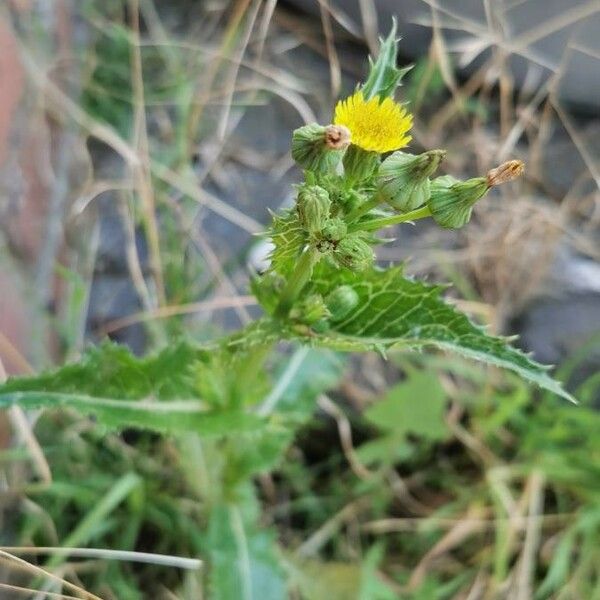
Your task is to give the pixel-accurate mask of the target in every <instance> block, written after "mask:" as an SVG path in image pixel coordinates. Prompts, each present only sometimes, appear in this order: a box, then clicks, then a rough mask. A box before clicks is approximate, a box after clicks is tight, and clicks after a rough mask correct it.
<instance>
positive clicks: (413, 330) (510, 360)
mask: <svg viewBox="0 0 600 600" xmlns="http://www.w3.org/2000/svg"><path fill="white" fill-rule="evenodd" d="M340 285H348V286H350V287H352V288H353V289H354V290H355V291H356V293H357V294H358V298H359V302H358V304H357V306H356V308H355V309H354V310H353V311H352V313H351V314H350V315H349V316H348V317H346V318H345V319H344V320H343V321H340V322H338V323H333V324H332V325H331V328H330V329H329V330H328V331H326V332H325V333H316V332H313V331H311V332H307V333H303V332H302V331H299V330H294V331H292V332H291V335H293V336H295V337H300V338H301V339H303V340H304V341H306V342H308V343H310V344H312V345H315V346H325V347H329V348H334V349H338V350H345V351H360V350H378V351H382V350H385V349H386V348H392V347H395V346H396V347H397V346H410V347H415V348H419V347H426V346H433V347H437V348H441V349H444V350H453V351H454V352H458V353H460V354H462V355H464V356H467V357H469V358H473V359H476V360H481V361H483V362H486V363H488V364H491V365H494V366H498V367H503V368H505V369H510V370H512V371H515V372H516V373H518V374H519V375H521V377H523V378H525V379H527V380H528V381H531V382H533V383H535V384H536V385H538V386H540V387H542V388H545V389H547V390H549V391H551V392H554V393H555V394H558V395H560V396H563V397H564V398H567V399H568V400H571V401H573V400H574V399H573V398H572V396H571V395H570V394H569V393H568V392H566V391H565V390H564V389H563V388H562V387H561V385H560V384H559V383H558V382H557V381H555V380H554V379H552V377H550V376H549V375H548V367H545V366H543V365H540V364H539V363H537V362H535V361H533V360H531V359H530V358H529V357H528V356H527V355H525V354H524V353H522V352H521V351H519V350H517V349H516V348H513V347H511V346H510V345H508V343H507V340H506V339H504V338H500V337H493V336H490V335H488V334H487V333H486V332H485V330H484V329H483V328H482V327H480V326H478V325H475V324H474V323H472V322H471V321H470V320H469V318H468V317H467V316H466V315H464V314H462V313H460V312H459V311H457V310H456V309H455V308H454V307H452V306H451V305H449V304H447V303H446V302H444V300H443V299H442V298H441V296H440V292H441V290H442V289H443V288H442V287H441V286H431V285H427V284H424V283H422V282H419V281H414V280H412V279H407V278H406V277H404V276H403V274H402V269H401V268H399V267H396V268H392V269H388V270H386V271H383V270H379V269H375V268H374V269H371V270H367V271H363V272H361V273H359V274H355V273H352V272H350V271H347V270H342V269H340V270H338V269H336V268H335V267H334V266H332V265H331V264H329V263H327V262H326V261H322V262H321V263H320V264H319V265H318V266H317V267H316V269H315V272H314V276H313V281H312V282H311V284H310V285H309V286H307V289H306V291H305V293H307V294H310V293H319V294H321V295H323V296H326V295H327V294H328V293H330V292H332V291H333V290H334V289H335V288H336V287H338V286H340Z"/></svg>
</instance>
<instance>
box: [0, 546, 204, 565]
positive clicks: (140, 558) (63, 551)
mask: <svg viewBox="0 0 600 600" xmlns="http://www.w3.org/2000/svg"><path fill="white" fill-rule="evenodd" d="M0 550H1V551H3V552H10V553H11V554H20V555H22V554H25V555H30V556H31V555H33V556H39V555H42V554H51V555H61V556H72V557H75V558H95V559H99V560H119V561H125V562H135V563H146V564H151V565H161V566H163V567H174V568H177V569H187V570H196V569H199V568H200V567H202V561H201V560H199V559H197V558H185V557H181V556H172V555H169V554H155V553H152V552H129V551H126V550H109V549H106V548H64V547H60V546H58V547H50V546H39V547H37V546H36V547H28V546H1V547H0Z"/></svg>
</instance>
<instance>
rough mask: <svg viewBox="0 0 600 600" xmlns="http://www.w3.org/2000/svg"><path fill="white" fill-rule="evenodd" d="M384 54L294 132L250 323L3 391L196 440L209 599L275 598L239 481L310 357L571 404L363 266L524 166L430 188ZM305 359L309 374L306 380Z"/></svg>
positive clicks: (502, 349) (399, 278)
mask: <svg viewBox="0 0 600 600" xmlns="http://www.w3.org/2000/svg"><path fill="white" fill-rule="evenodd" d="M396 53H397V41H396V39H395V30H392V33H391V34H390V36H389V37H388V38H387V39H386V40H385V41H384V42H383V43H382V46H381V51H380V54H379V57H378V59H377V60H376V61H374V62H372V63H371V68H370V73H369V76H368V78H367V80H366V82H365V83H364V84H363V85H362V86H359V87H358V89H357V91H356V92H355V93H354V94H353V95H352V96H350V97H349V98H348V99H346V100H344V101H342V102H340V103H339V104H338V105H337V107H336V109H335V116H334V122H333V124H331V125H327V126H321V125H318V124H310V125H307V126H305V127H301V128H300V129H298V130H296V131H295V132H294V134H293V138H292V155H293V157H294V159H295V160H296V162H297V163H298V164H299V165H300V166H301V167H302V168H303V169H304V181H303V182H302V183H301V184H300V185H298V186H297V195H296V204H295V206H294V207H293V208H291V209H290V210H288V211H286V212H284V213H283V214H281V215H276V216H274V218H273V222H272V225H271V227H270V229H269V232H268V234H269V237H270V239H271V241H272V243H273V250H272V254H271V266H270V268H269V270H268V271H267V272H266V273H264V274H262V275H260V276H257V277H255V278H254V280H253V281H252V290H253V292H254V294H255V295H256V297H257V299H258V301H259V302H260V304H261V306H262V307H263V309H264V313H265V315H264V316H263V317H262V318H260V319H258V320H256V321H255V322H253V323H251V324H250V325H248V326H247V327H245V328H244V329H242V330H241V331H239V332H237V333H235V334H233V335H231V336H229V337H226V338H224V339H221V340H217V341H215V342H213V343H210V344H203V345H197V344H194V343H192V342H191V341H180V342H178V343H174V344H172V345H171V346H169V347H167V348H165V349H164V350H162V351H161V352H159V353H157V354H154V355H151V356H148V357H145V358H136V357H134V356H132V355H131V354H130V353H129V351H127V350H126V349H125V348H122V347H119V346H117V345H114V344H111V343H105V344H103V345H100V346H99V347H97V348H94V349H92V350H90V351H88V352H87V353H86V354H85V355H84V356H83V357H82V358H81V360H80V361H79V362H78V363H76V364H70V365H67V366H64V367H62V368H60V369H58V370H55V371H53V372H50V373H45V374H41V375H38V376H35V377H29V378H15V379H12V380H9V381H8V382H7V383H6V384H4V385H2V386H0V407H2V406H4V407H6V406H10V405H13V404H18V405H20V406H22V407H23V408H38V407H56V406H65V407H71V408H74V409H77V410H79V411H81V412H83V413H85V414H90V415H93V416H94V417H95V418H96V419H97V420H98V422H99V423H101V424H103V425H104V426H106V427H107V428H111V429H117V430H122V429H124V428H130V427H133V428H140V429H148V430H153V431H158V432H174V433H175V432H177V433H181V432H190V431H191V432H195V433H196V434H197V435H198V436H199V437H200V439H202V440H203V444H204V446H203V448H202V451H201V452H200V450H198V449H197V452H199V453H200V454H201V457H200V458H198V462H199V463H202V464H203V465H204V467H203V470H202V472H201V473H199V474H198V478H199V480H201V481H200V483H199V484H198V487H199V489H201V490H200V500H201V502H202V503H203V506H204V508H205V515H207V516H206V520H207V522H206V531H207V535H206V538H205V539H204V540H203V542H202V545H201V549H202V550H203V551H204V553H205V555H206V556H207V557H208V559H209V562H210V566H211V573H212V577H211V597H214V598H238V597H239V598H253V597H254V598H259V597H260V598H279V597H283V594H284V592H283V590H284V587H285V585H284V582H283V579H282V578H281V576H280V571H281V567H280V563H279V561H278V560H277V558H276V556H275V552H274V550H273V539H272V537H273V536H272V535H271V533H268V532H265V531H261V530H260V529H259V528H258V526H257V514H258V510H257V500H256V497H255V491H254V489H253V486H252V480H251V477H252V476H253V475H255V474H257V473H260V472H263V471H266V470H269V469H270V468H272V467H273V465H275V464H276V463H277V461H278V459H279V458H280V457H281V455H282V454H283V452H284V450H285V448H286V447H287V445H288V444H289V443H290V441H291V439H292V437H293V433H294V432H295V431H296V430H297V428H298V427H299V426H300V425H301V424H302V423H304V422H305V421H306V420H307V419H308V418H309V417H310V415H311V412H312V410H313V406H314V404H313V403H314V398H315V397H316V396H317V395H318V394H319V393H321V392H322V391H324V390H326V389H327V388H328V387H330V386H331V385H333V384H334V383H335V381H336V380H337V374H338V373H339V368H338V367H339V363H338V362H336V361H337V358H336V357H335V355H333V354H331V353H329V352H325V351H324V350H323V349H329V350H336V351H361V352H364V351H372V350H375V351H378V352H380V353H382V354H385V352H386V351H387V350H390V349H397V348H414V349H421V348H428V347H434V348H439V349H442V350H452V351H455V352H457V353H459V354H462V355H463V356H466V357H468V358H472V359H476V360H480V361H483V362H486V363H488V364H490V365H493V366H498V367H503V368H506V369H510V370H512V371H514V372H516V373H517V374H519V375H520V376H521V377H523V378H524V379H526V380H528V381H530V382H533V383H534V384H536V385H538V386H539V387H541V388H544V389H547V390H549V391H551V392H553V393H555V394H558V395H560V396H563V397H565V398H568V399H571V396H570V395H569V394H568V393H567V392H566V391H564V390H563V389H562V387H561V386H560V384H559V383H557V382H556V381H555V380H554V379H553V378H552V377H551V376H550V375H549V374H548V369H547V368H546V367H544V366H542V365H540V364H538V363H536V362H534V361H533V360H531V359H530V358H529V357H528V356H526V355H525V354H523V353H522V352H520V351H519V350H517V349H515V348H513V347H511V346H510V345H509V343H508V340H507V339H505V338H500V337H492V336H490V335H488V334H487V333H486V332H485V331H484V329H483V328H482V327H480V326H478V325H476V324H474V323H472V322H471V321H470V320H469V318H468V317H467V316H466V315H464V314H462V313H460V312H459V311H457V310H456V309H455V308H454V307H453V306H451V305H450V304H448V303H446V302H445V301H444V299H443V298H442V296H441V292H442V290H443V288H442V287H441V286H432V285H428V284H425V283H423V282H420V281H416V280H413V279H411V278H408V277H406V276H405V275H404V274H403V270H402V267H401V266H391V267H388V268H380V267H378V266H377V265H376V264H375V253H374V247H376V246H377V245H378V244H381V243H384V242H385V240H384V239H382V238H380V237H378V236H377V232H378V231H380V230H382V229H385V228H387V227H389V226H391V225H396V224H399V223H407V222H412V221H415V220H417V219H423V218H427V217H429V218H432V219H433V220H434V221H435V222H436V223H438V224H439V225H440V226H442V227H445V228H459V227H462V226H464V225H466V224H467V223H468V221H469V219H470V217H471V213H472V210H473V206H474V205H475V203H476V202H477V201H479V200H480V199H481V198H482V197H483V196H485V194H486V193H487V192H488V190H489V189H490V188H492V187H494V186H496V185H500V184H502V183H504V182H506V181H510V180H511V179H513V178H515V177H517V176H519V175H520V174H521V172H522V170H523V165H522V163H521V162H520V161H509V162H507V163H504V164H503V165H500V166H499V167H498V168H496V169H493V170H492V171H490V172H489V173H488V174H487V175H486V176H484V177H477V178H473V179H469V180H467V181H458V180H456V179H454V178H453V177H451V176H442V177H434V175H435V172H436V170H437V168H438V166H439V164H440V162H441V161H442V160H443V158H444V154H445V153H444V152H443V151H442V150H431V151H428V152H424V153H423V154H420V155H412V154H408V153H405V152H402V151H401V150H400V149H401V148H404V147H405V146H406V145H407V144H408V143H409V141H410V139H411V138H410V135H409V131H410V128H411V125H412V116H411V115H410V114H409V113H408V112H407V110H406V108H405V107H403V106H402V105H401V104H399V103H397V102H396V101H395V100H394V98H393V96H394V93H395V91H396V88H397V87H398V86H399V85H400V83H401V80H402V77H403V75H404V74H405V72H406V69H405V70H400V69H397V67H396ZM390 152H391V154H389V153H390ZM281 341H289V342H296V343H299V344H300V346H301V348H300V350H298V351H297V352H296V354H294V355H293V358H292V359H291V361H290V365H289V367H286V369H288V370H284V372H283V374H282V375H281V376H280V378H279V379H278V384H277V385H275V386H272V385H271V381H270V378H269V369H267V368H266V364H267V361H269V360H270V359H272V355H273V350H274V348H275V346H276V345H277V344H278V343H279V342H281ZM308 348H315V349H318V353H316V352H314V351H310V353H309V351H308ZM319 353H320V354H319ZM315 357H318V358H315ZM309 360H312V361H317V363H316V364H313V365H312V366H311V369H310V371H306V373H308V372H310V377H308V376H306V375H305V376H304V377H303V376H302V373H303V371H302V369H301V367H302V365H303V364H305V363H306V361H309ZM319 365H320V367H321V369H322V371H323V378H322V380H320V379H319V377H318V376H316V375H315V373H317V374H318V373H319V368H318V366H319ZM281 382H284V383H285V385H283V384H282V383H281ZM435 410H437V408H436V409H435ZM435 410H434V408H433V407H430V410H429V411H424V412H423V415H424V417H426V416H427V415H428V414H429V413H430V412H431V413H432V414H433V415H434V416H435ZM378 415H379V416H378ZM381 416H382V417H383V418H384V419H385V406H382V408H381V409H379V410H375V409H374V410H373V411H372V414H371V417H372V418H373V420H374V422H377V419H378V418H379V417H381ZM398 418H401V414H400V413H399V414H398ZM390 435H391V434H390ZM389 439H390V440H392V441H393V439H394V438H393V437H390V438H389ZM231 565H236V567H235V568H233V569H232V567H231Z"/></svg>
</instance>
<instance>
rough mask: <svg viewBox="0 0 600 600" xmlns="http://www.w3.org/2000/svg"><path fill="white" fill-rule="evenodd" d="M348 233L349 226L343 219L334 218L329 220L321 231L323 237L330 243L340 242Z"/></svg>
mask: <svg viewBox="0 0 600 600" xmlns="http://www.w3.org/2000/svg"><path fill="white" fill-rule="evenodd" d="M347 232H348V226H347V225H346V222H345V221H344V220H343V219H340V218H339V217H334V218H333V219H329V220H328V221H327V222H326V223H325V225H324V226H323V229H322V230H321V237H322V238H323V239H325V240H327V241H328V242H339V241H340V240H341V239H342V238H343V237H345V236H346V233H347Z"/></svg>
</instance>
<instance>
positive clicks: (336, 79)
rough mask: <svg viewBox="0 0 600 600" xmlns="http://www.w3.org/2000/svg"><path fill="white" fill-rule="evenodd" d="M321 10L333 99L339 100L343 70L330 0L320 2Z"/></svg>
mask: <svg viewBox="0 0 600 600" xmlns="http://www.w3.org/2000/svg"><path fill="white" fill-rule="evenodd" d="M319 10H320V11H321V23H322V24H323V34H324V35H325V47H326V49H327V58H328V60H329V75H330V78H331V97H332V98H337V96H338V95H339V93H340V87H341V85H342V70H341V68H340V60H339V58H338V55H337V51H336V49H335V41H334V36H333V27H332V26H331V17H330V12H331V9H330V7H329V1H328V0H319Z"/></svg>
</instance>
